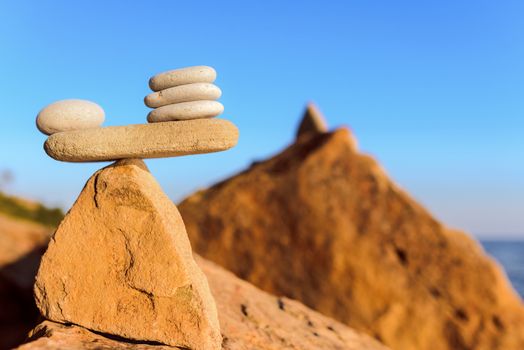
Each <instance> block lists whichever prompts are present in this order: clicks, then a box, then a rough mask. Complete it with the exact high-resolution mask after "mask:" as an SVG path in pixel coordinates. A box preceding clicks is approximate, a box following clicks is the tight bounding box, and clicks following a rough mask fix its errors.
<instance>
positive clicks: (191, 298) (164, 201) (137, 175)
mask: <svg viewBox="0 0 524 350" xmlns="http://www.w3.org/2000/svg"><path fill="white" fill-rule="evenodd" d="M144 167H145V165H144V164H143V163H142V162H141V161H137V162H136V164H133V162H129V161H124V162H120V163H116V165H112V166H109V167H106V168H104V169H102V170H100V171H98V172H97V173H95V174H94V175H93V176H92V177H91V178H90V179H89V181H88V182H87V184H86V185H85V187H84V189H83V191H82V193H81V194H80V196H79V197H78V199H77V201H76V203H75V204H74V205H73V207H72V208H71V210H70V211H69V213H68V214H67V215H66V217H65V218H64V220H63V221H62V223H61V224H60V226H59V227H58V229H57V231H56V233H55V234H54V235H53V237H52V239H51V242H50V244H49V247H48V249H47V251H46V253H45V255H44V256H43V258H42V261H41V264H40V268H39V271H38V275H37V278H36V284H35V299H36V302H37V306H38V307H39V309H40V311H41V313H42V315H43V316H44V317H45V318H47V319H49V320H53V321H57V322H61V323H73V324H77V325H80V326H83V327H86V328H88V329H92V330H95V331H99V332H103V333H109V334H113V335H117V336H121V337H125V338H129V339H135V340H139V341H156V342H161V343H164V344H168V345H173V346H181V347H188V348H191V349H195V350H198V349H202V350H208V349H217V348H219V347H220V343H221V336H220V329H219V324H218V318H217V313H216V306H215V303H214V300H213V297H212V295H211V293H210V291H209V287H208V284H207V280H206V277H205V275H204V274H203V273H202V271H201V270H200V269H199V268H198V266H197V265H196V263H195V261H194V260H193V257H192V253H191V246H190V244H189V240H188V238H187V234H186V231H185V228H184V224H183V222H182V218H181V217H180V214H179V213H178V211H177V209H176V207H175V205H174V204H173V203H172V202H171V201H170V200H169V198H168V197H167V196H166V195H165V194H164V193H163V192H162V189H161V188H160V186H159V185H158V183H157V182H156V181H155V179H154V178H153V176H152V175H151V174H150V173H149V172H148V171H147V170H145V168H144Z"/></svg>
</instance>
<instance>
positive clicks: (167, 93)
mask: <svg viewBox="0 0 524 350" xmlns="http://www.w3.org/2000/svg"><path fill="white" fill-rule="evenodd" d="M221 95H222V91H220V89H219V88H218V86H216V85H214V84H209V83H194V84H186V85H180V86H174V87H172V88H168V89H165V90H160V91H158V92H153V93H152V94H149V95H147V96H146V97H145V99H144V103H145V104H146V106H148V107H151V108H157V107H162V106H165V105H169V104H173V103H180V102H190V101H200V100H216V99H217V98H219V97H220V96H221Z"/></svg>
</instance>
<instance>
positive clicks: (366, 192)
mask: <svg viewBox="0 0 524 350" xmlns="http://www.w3.org/2000/svg"><path fill="white" fill-rule="evenodd" d="M299 136H300V137H299V138H298V140H297V141H296V143H294V144H292V145H291V146H289V147H288V148H287V149H286V150H284V151H283V152H282V153H280V154H278V155H276V156H275V157H273V158H271V159H269V160H267V161H264V162H260V163H256V164H254V165H253V166H251V167H250V168H249V169H247V170H246V171H243V172H242V173H240V174H239V175H237V176H234V177H232V178H230V179H228V180H225V181H223V182H221V183H219V184H217V185H215V186H213V187H211V188H209V189H207V190H204V191H201V192H198V193H196V194H194V195H192V196H190V197H189V198H187V199H186V200H185V201H183V202H182V203H181V204H180V205H179V210H180V211H181V213H182V216H183V217H184V221H185V223H186V227H187V230H188V233H189V236H190V239H191V242H192V245H193V248H194V249H195V250H196V252H198V253H199V254H201V255H203V256H204V257H206V258H208V259H210V260H212V261H215V262H217V263H219V264H220V265H222V266H224V267H226V268H227V269H230V270H231V271H233V272H234V273H236V274H237V275H238V276H239V277H241V278H243V279H246V280H248V281H250V282H252V283H253V284H255V285H257V286H259V287H261V288H262V289H264V290H266V291H269V292H271V293H274V294H282V295H286V296H288V297H290V298H294V299H298V300H300V301H302V302H304V303H305V304H306V305H308V306H310V307H312V308H314V309H316V310H318V311H320V312H322V313H324V314H327V315H330V316H332V317H334V318H336V319H338V320H340V321H343V322H345V323H346V324H348V325H350V326H351V327H354V328H356V329H358V330H363V331H366V332H369V334H372V335H374V336H375V337H376V338H377V339H380V340H382V341H383V342H384V343H385V344H387V345H389V346H391V347H392V348H393V349H402V350H410V349H417V350H421V349H449V350H452V349H453V350H456V349H458V350H461V349H486V350H488V349H489V350H494V349H504V350H509V349H515V350H517V349H524V310H523V306H522V303H521V300H520V299H519V297H518V296H516V294H515V292H514V291H513V290H512V288H511V286H510V285H509V283H508V281H507V280H506V277H505V276H504V274H503V273H502V272H501V269H500V268H499V267H498V266H497V265H496V264H495V263H494V262H493V261H492V260H491V259H490V258H488V257H487V256H486V255H485V253H484V252H483V251H482V249H481V248H480V247H479V245H478V244H477V243H476V242H475V241H473V240H472V239H471V238H469V237H468V236H466V235H465V234H464V233H462V232H457V231H454V230H450V229H447V228H446V227H445V226H444V225H443V224H441V223H439V222H438V221H437V220H436V219H435V218H433V217H432V216H431V215H430V214H429V213H428V212H427V211H426V210H425V209H424V208H423V207H421V206H420V205H419V204H417V203H416V202H415V201H414V200H413V199H411V198H410V197H409V196H408V195H407V194H406V193H405V192H404V191H402V190H401V189H399V188H398V187H397V186H396V185H395V184H394V183H393V182H392V181H391V180H390V179H389V178H388V176H387V175H386V173H385V172H384V171H383V169H382V168H381V167H380V166H379V165H378V164H377V163H376V161H374V160H373V159H372V158H371V157H369V156H366V155H362V154H359V153H358V151H357V149H356V147H355V141H354V140H353V138H352V136H351V135H350V133H349V132H348V130H347V129H339V130H337V131H334V132H332V133H324V134H318V133H314V132H313V133H309V135H307V134H302V135H299Z"/></svg>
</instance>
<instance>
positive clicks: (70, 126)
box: [36, 99, 105, 135]
mask: <svg viewBox="0 0 524 350" xmlns="http://www.w3.org/2000/svg"><path fill="white" fill-rule="evenodd" d="M104 119H105V113H104V110H103V109H102V107H100V106H99V105H97V104H96V103H94V102H91V101H86V100H74V99H72V100H62V101H58V102H54V103H52V104H50V105H48V106H46V107H45V108H43V109H42V110H41V111H40V113H38V116H37V117H36V126H37V128H38V130H40V131H41V132H43V133H44V134H46V135H52V134H54V133H57V132H62V131H71V130H79V129H89V128H96V127H99V126H100V125H102V123H103V122H104Z"/></svg>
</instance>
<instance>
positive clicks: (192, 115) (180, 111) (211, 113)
mask: <svg viewBox="0 0 524 350" xmlns="http://www.w3.org/2000/svg"><path fill="white" fill-rule="evenodd" d="M223 111H224V106H223V105H222V104H221V103H220V102H217V101H192V102H182V103H176V104H172V105H167V106H162V107H158V108H156V109H154V110H152V111H151V112H149V114H148V115H147V121H148V122H150V123H157V122H168V121H174V120H187V119H200V118H213V117H216V116H217V115H219V114H222V112H223Z"/></svg>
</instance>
